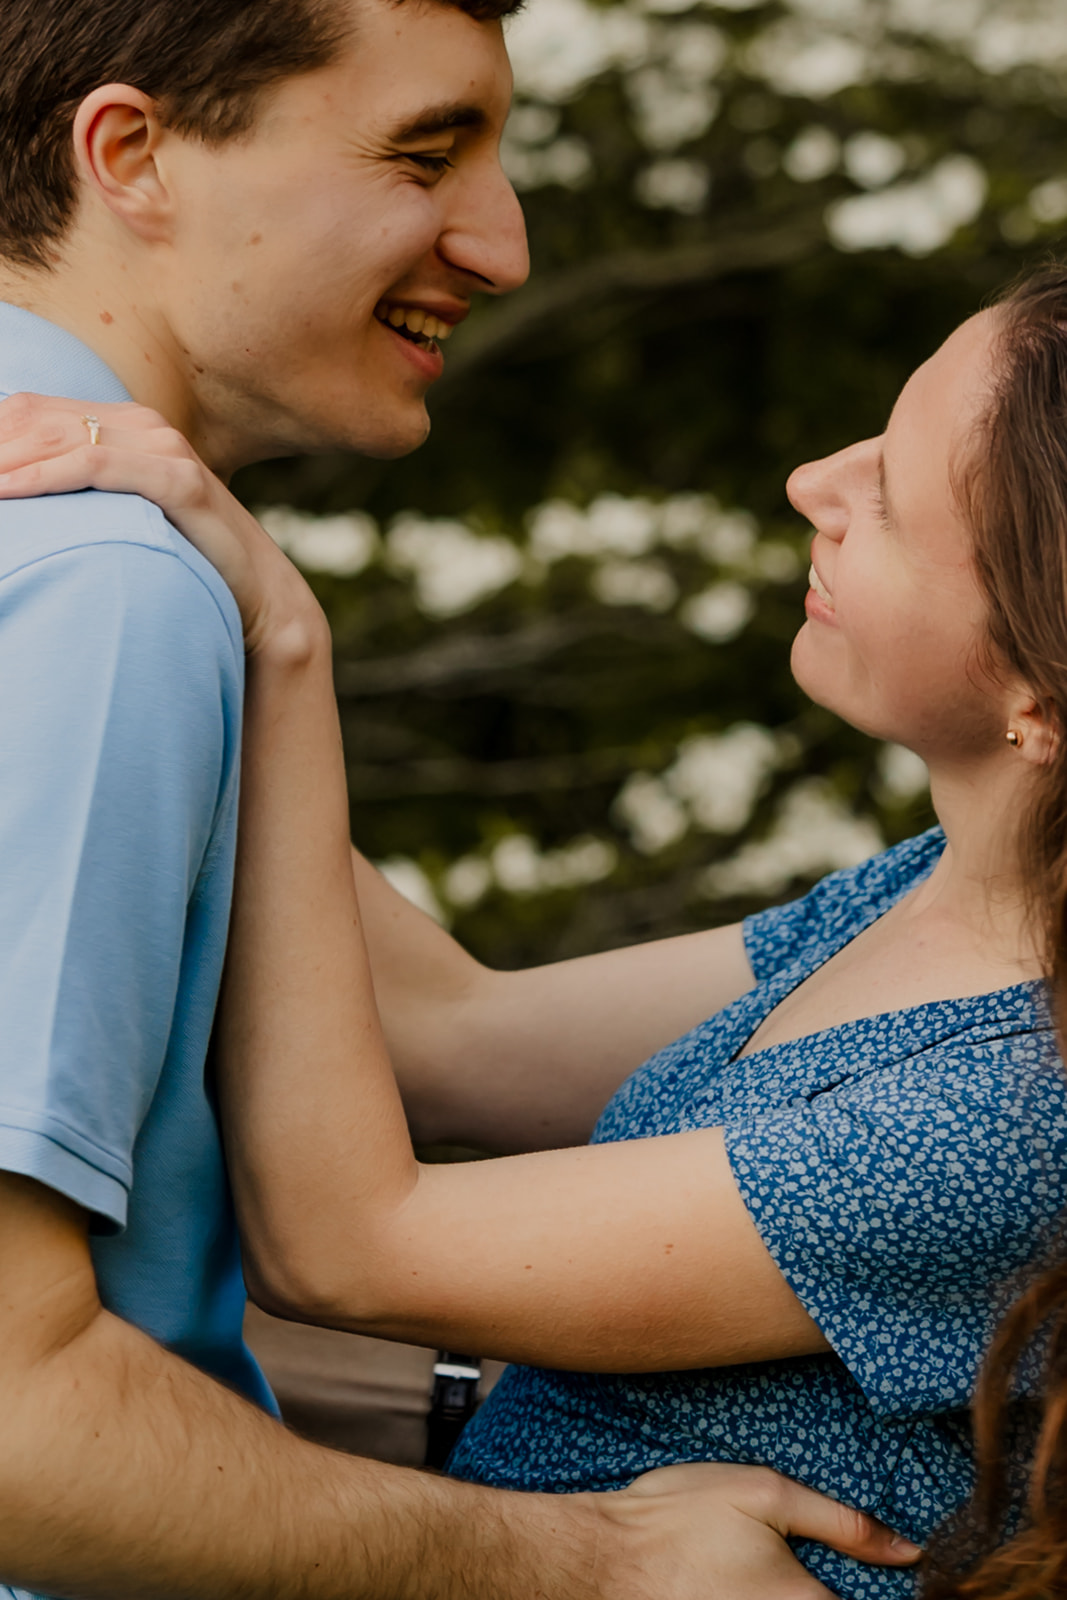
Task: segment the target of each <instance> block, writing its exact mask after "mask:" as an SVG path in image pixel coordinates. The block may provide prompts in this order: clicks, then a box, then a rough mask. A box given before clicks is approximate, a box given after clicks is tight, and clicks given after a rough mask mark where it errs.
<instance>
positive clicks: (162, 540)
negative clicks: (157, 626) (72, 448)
mask: <svg viewBox="0 0 1067 1600" xmlns="http://www.w3.org/2000/svg"><path fill="white" fill-rule="evenodd" d="M123 552H128V554H127V555H126V556H125V561H126V564H127V565H128V566H129V567H130V568H131V570H132V569H133V568H137V569H139V570H140V571H141V572H149V571H150V572H151V573H152V584H151V589H152V594H153V601H154V603H155V604H156V605H157V606H158V605H162V606H163V607H164V608H166V607H167V606H168V602H169V601H170V600H173V602H174V604H176V605H177V604H182V605H185V606H188V605H190V604H194V605H198V606H200V607H201V608H204V609H206V610H207V611H208V612H209V613H214V614H216V615H217V617H218V621H219V625H220V626H221V627H223V628H224V629H225V631H226V632H227V634H228V635H229V637H230V639H231V642H232V643H233V645H234V647H235V648H236V649H240V648H241V623H240V617H239V615H238V612H237V607H236V605H235V603H234V600H233V596H232V595H231V594H230V591H229V589H228V588H227V587H226V585H225V584H224V583H223V581H222V579H221V578H220V577H219V575H218V573H217V572H216V571H215V569H214V567H212V566H211V564H210V563H209V562H208V561H206V560H205V559H204V558H203V556H201V555H200V553H199V552H198V551H197V550H195V549H194V548H193V546H192V545H191V544H189V542H188V541H187V540H186V539H184V538H183V537H182V535H181V534H180V533H179V532H178V530H177V529H176V528H175V527H173V526H172V524H171V523H169V522H168V521H167V519H166V517H165V516H164V515H163V513H162V512H161V511H160V510H159V508H158V506H155V505H153V504H152V503H151V502H150V501H148V500H143V499H141V497H140V496H139V495H133V494H108V493H105V492H102V491H100V490H95V489H92V490H86V491H84V492H82V493H79V494H64V495H42V496H38V497H35V498H31V499H26V500H8V501H2V502H0V593H2V591H3V589H4V588H5V587H6V586H7V585H8V584H9V583H10V582H11V581H12V580H15V579H17V578H18V577H19V576H20V575H27V576H28V575H30V573H31V572H33V575H34V576H35V577H37V578H38V579H40V581H42V582H45V583H47V582H48V579H49V571H50V569H51V570H56V569H57V567H62V568H63V569H64V571H65V572H67V573H68V574H69V573H70V571H71V569H72V568H74V569H76V571H77V573H78V575H79V578H80V581H81V582H82V583H83V584H84V586H85V589H86V591H87V593H88V592H89V591H91V590H92V589H93V588H94V587H95V586H96V585H97V584H101V585H104V586H109V585H110V583H111V582H112V574H113V571H114V564H115V561H116V558H117V559H118V560H120V561H122V560H123ZM34 569H36V571H34Z"/></svg>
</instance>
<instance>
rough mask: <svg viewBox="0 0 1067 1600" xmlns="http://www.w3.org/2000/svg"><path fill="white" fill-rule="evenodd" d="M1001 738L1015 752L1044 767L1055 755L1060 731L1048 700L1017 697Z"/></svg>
mask: <svg viewBox="0 0 1067 1600" xmlns="http://www.w3.org/2000/svg"><path fill="white" fill-rule="evenodd" d="M1005 737H1006V739H1007V742H1008V743H1009V744H1010V745H1012V746H1013V747H1014V749H1015V751H1016V753H1017V754H1018V755H1020V756H1022V757H1023V758H1024V759H1025V760H1027V761H1032V762H1034V763H1035V764H1036V765H1037V766H1039V767H1045V766H1048V764H1049V762H1050V761H1052V760H1054V758H1055V757H1056V755H1057V754H1058V752H1059V748H1060V740H1061V738H1062V737H1063V733H1062V729H1061V728H1060V724H1059V720H1058V718H1057V717H1056V714H1055V711H1054V710H1053V708H1052V706H1051V704H1050V703H1049V702H1047V701H1041V700H1038V699H1036V698H1034V697H1033V696H1025V697H1024V696H1020V698H1019V700H1018V702H1017V703H1016V705H1015V706H1013V708H1012V712H1011V716H1010V718H1009V721H1008V726H1007V729H1006V732H1005Z"/></svg>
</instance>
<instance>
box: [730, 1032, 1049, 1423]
mask: <svg viewBox="0 0 1067 1600" xmlns="http://www.w3.org/2000/svg"><path fill="white" fill-rule="evenodd" d="M890 1025H891V1019H890ZM726 1147H727V1152H728V1155H729V1160H730V1164H731V1167H732V1169H733V1173H734V1178H735V1180H736V1182H737V1185H738V1188H739V1190H740V1192H741V1196H742V1198H743V1200H744V1202H745V1204H746V1206H747V1207H748V1210H749V1212H750V1214H751V1216H752V1218H753V1220H754V1222H755V1224H756V1226H757V1228H758V1229H759V1232H760V1235H761V1237H762V1239H763V1242H764V1243H765V1244H766V1246H767V1248H768V1250H769V1251H770V1253H771V1255H772V1256H773V1257H774V1260H775V1262H776V1263H777V1265H778V1267H779V1269H780V1270H781V1272H782V1274H783V1276H784V1277H785V1278H786V1280H787V1281H788V1283H789V1285H790V1287H791V1288H792V1289H793V1291H794V1292H795V1294H796V1295H797V1296H798V1298H799V1299H800V1301H801V1302H802V1303H803V1305H804V1306H805V1308H806V1309H807V1311H808V1312H809V1313H810V1315H811V1316H812V1318H813V1319H814V1321H815V1322H816V1323H817V1324H818V1325H819V1327H820V1329H821V1330H822V1332H823V1334H824V1335H825V1336H826V1338H827V1340H828V1341H829V1343H830V1344H831V1345H832V1346H833V1348H834V1350H835V1351H836V1352H837V1354H838V1355H839V1356H840V1358H841V1360H842V1361H843V1362H844V1363H845V1365H846V1367H847V1368H848V1369H849V1371H850V1372H851V1373H852V1376H853V1377H854V1378H855V1380H856V1382H857V1383H858V1384H859V1385H860V1387H861V1388H862V1390H863V1391H864V1393H865V1395H866V1396H867V1399H868V1401H869V1402H870V1405H871V1407H872V1410H873V1411H874V1412H875V1414H876V1415H878V1416H882V1417H909V1416H914V1415H919V1414H921V1413H923V1412H928V1411H940V1410H944V1409H956V1408H959V1407H964V1406H966V1405H967V1403H968V1401H969V1399H970V1396H971V1393H972V1391H973V1385H974V1380H975V1377H976V1375H977V1372H978V1369H979V1366H980V1364H981V1360H982V1357H983V1354H984V1352H985V1349H986V1346H987V1344H988V1342H989V1338H990V1335H991V1333H992V1331H993V1328H994V1326H995V1325H996V1322H997V1321H998V1320H999V1318H1000V1316H1001V1315H1002V1314H1003V1312H1004V1310H1005V1309H1006V1306H1007V1304H1008V1303H1009V1302H1010V1298H1011V1297H1012V1294H1011V1287H1010V1286H1011V1283H1012V1280H1013V1278H1015V1277H1016V1276H1017V1275H1018V1274H1020V1273H1021V1272H1023V1271H1025V1269H1026V1267H1027V1264H1028V1263H1029V1262H1031V1261H1033V1260H1034V1259H1035V1257H1037V1256H1038V1255H1039V1253H1040V1252H1041V1251H1042V1249H1043V1247H1044V1243H1045V1242H1046V1241H1047V1240H1048V1239H1049V1238H1050V1237H1051V1235H1052V1232H1053V1230H1054V1225H1055V1223H1056V1219H1057V1217H1058V1215H1059V1214H1060V1213H1061V1211H1062V1210H1063V1208H1064V1206H1065V1204H1067V1085H1065V1081H1064V1077H1063V1070H1062V1067H1061V1066H1060V1065H1059V1062H1058V1060H1057V1059H1056V1057H1055V1052H1054V1048H1053V1046H1052V1043H1051V1036H1050V1034H1049V1033H1047V1032H1034V1033H1014V1034H1007V1035H1004V1036H1001V1037H993V1038H989V1037H985V1038H982V1039H981V1040H980V1041H977V1040H976V1041H973V1042H970V1043H969V1042H967V1041H966V1040H964V1041H960V1040H958V1039H957V1040H955V1041H954V1042H953V1043H952V1044H951V1045H945V1046H943V1047H941V1048H934V1049H931V1050H927V1051H925V1052H923V1053H921V1054H919V1055H916V1056H913V1057H912V1058H910V1059H909V1060H907V1061H905V1062H903V1063H896V1064H894V1065H893V1066H892V1067H886V1068H883V1069H880V1068H879V1067H878V1066H877V1065H876V1064H873V1063H872V1065H871V1066H870V1067H869V1068H867V1069H863V1068H862V1066H861V1070H859V1071H854V1072H853V1073H852V1075H851V1076H848V1077H845V1078H844V1081H842V1082H838V1083H837V1084H836V1085H835V1084H833V1083H831V1084H830V1086H828V1087H824V1088H822V1089H821V1090H817V1091H814V1092H812V1093H810V1094H808V1095H798V1096H795V1097H794V1098H793V1099H792V1100H791V1101H789V1102H788V1103H786V1104H785V1105H782V1106H779V1107H776V1108H774V1109H772V1110H769V1111H767V1112H766V1113H765V1114H759V1115H748V1116H739V1117H738V1118H737V1119H736V1120H732V1121H728V1122H727V1125H726Z"/></svg>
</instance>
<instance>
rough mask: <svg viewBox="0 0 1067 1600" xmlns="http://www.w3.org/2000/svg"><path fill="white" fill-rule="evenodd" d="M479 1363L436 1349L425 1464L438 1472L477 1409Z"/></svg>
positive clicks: (474, 1359) (480, 1366)
mask: <svg viewBox="0 0 1067 1600" xmlns="http://www.w3.org/2000/svg"><path fill="white" fill-rule="evenodd" d="M481 1379H482V1364H481V1362H480V1361H478V1360H477V1358H476V1357H474V1356H463V1355H457V1354H456V1353H455V1352H454V1351H451V1350H439V1351H438V1352H437V1360H436V1361H435V1362H434V1368H433V1393H432V1395H431V1398H430V1409H429V1412H428V1414H427V1417H426V1463H425V1464H426V1466H428V1467H433V1468H435V1469H436V1470H437V1471H438V1472H439V1471H441V1469H442V1468H443V1467H444V1465H445V1462H446V1461H447V1460H448V1458H449V1456H450V1455H451V1454H452V1450H453V1447H454V1445H455V1443H456V1440H457V1439H458V1438H459V1436H460V1434H461V1433H462V1432H463V1429H464V1428H465V1427H466V1426H467V1423H468V1422H469V1421H470V1419H471V1417H473V1415H474V1413H475V1411H476V1410H477V1408H478V1385H479V1384H480V1382H481Z"/></svg>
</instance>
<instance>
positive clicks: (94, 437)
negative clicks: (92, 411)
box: [82, 417, 100, 444]
mask: <svg viewBox="0 0 1067 1600" xmlns="http://www.w3.org/2000/svg"><path fill="white" fill-rule="evenodd" d="M82 421H83V422H84V423H85V426H86V427H87V428H88V430H89V443H90V444H99V443H100V418H99V417H83V418H82Z"/></svg>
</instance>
